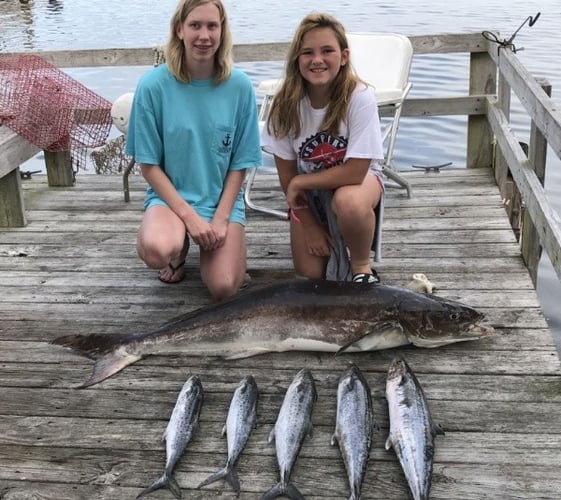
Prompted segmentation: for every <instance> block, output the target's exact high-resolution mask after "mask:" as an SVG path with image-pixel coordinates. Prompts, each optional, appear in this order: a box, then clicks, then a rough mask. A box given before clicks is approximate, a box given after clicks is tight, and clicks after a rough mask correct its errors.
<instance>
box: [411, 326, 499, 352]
mask: <svg viewBox="0 0 561 500" xmlns="http://www.w3.org/2000/svg"><path fill="white" fill-rule="evenodd" d="M494 333H495V329H494V328H493V327H492V326H491V325H489V324H487V323H474V324H472V325H469V326H468V327H467V328H466V329H464V330H461V331H456V332H448V333H445V332H441V333H440V334H438V335H434V334H433V335H432V336H431V335H426V336H413V335H412V336H408V338H409V341H410V342H411V343H412V344H413V345H415V346H417V347H427V348H434V347H440V346H443V345H448V344H454V343H456V342H468V341H470V340H478V339H481V338H484V337H489V336H491V335H493V334H494Z"/></svg>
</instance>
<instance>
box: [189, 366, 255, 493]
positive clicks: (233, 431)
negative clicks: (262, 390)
mask: <svg viewBox="0 0 561 500" xmlns="http://www.w3.org/2000/svg"><path fill="white" fill-rule="evenodd" d="M258 398H259V390H258V388H257V384H256V383H255V379H254V378H253V376H252V375H248V376H247V377H244V378H243V379H242V380H241V381H240V383H239V384H238V387H237V388H236V390H235V391H234V395H233V396H232V401H231V402H230V408H229V410H228V416H227V417H226V425H225V426H224V428H223V429H222V435H223V436H224V435H226V438H227V440H228V459H227V461H226V466H225V467H224V468H223V469H221V470H219V471H218V472H215V473H214V474H212V475H211V476H209V477H208V478H207V479H205V480H204V481H203V482H202V483H201V484H199V486H197V488H202V487H203V486H206V485H208V484H211V483H214V482H215V481H218V480H220V479H222V478H225V479H226V481H228V484H229V485H230V486H231V487H232V489H233V490H234V491H235V492H236V495H237V496H239V495H240V481H239V479H238V474H237V472H236V469H235V465H236V462H237V461H238V459H239V458H240V455H241V453H242V451H243V449H244V448H245V445H246V444H247V441H248V440H249V437H250V435H251V432H252V431H253V429H254V428H255V427H256V425H257V401H258Z"/></svg>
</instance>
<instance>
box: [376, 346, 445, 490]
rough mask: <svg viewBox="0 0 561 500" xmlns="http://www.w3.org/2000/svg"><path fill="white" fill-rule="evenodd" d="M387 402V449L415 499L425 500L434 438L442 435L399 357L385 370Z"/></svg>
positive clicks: (418, 389)
mask: <svg viewBox="0 0 561 500" xmlns="http://www.w3.org/2000/svg"><path fill="white" fill-rule="evenodd" d="M386 399H387V401H388V412H389V419H390V432H389V435H388V439H387V440H386V450H389V448H390V447H392V448H393V449H394V451H395V453H396V455H397V458H398V460H399V463H400V465H401V468H402V470H403V473H404V474H405V478H406V479H407V484H408V485H409V489H410V490H411V494H412V495H413V498H414V500H427V499H428V498H429V492H430V487H431V480H432V468H433V459H434V438H435V437H436V435H437V434H441V435H443V434H444V432H443V431H442V429H440V428H439V427H437V426H436V425H435V424H434V423H433V421H432V417H431V414H430V410H429V406H428V403H427V400H426V397H425V394H424V391H423V388H422V387H421V384H420V383H419V381H418V379H417V377H416V376H415V374H414V373H413V371H412V370H411V368H410V367H409V365H408V364H407V362H406V361H405V359H404V358H402V357H400V358H395V359H394V360H393V361H392V363H391V364H390V367H389V369H388V376H387V380H386Z"/></svg>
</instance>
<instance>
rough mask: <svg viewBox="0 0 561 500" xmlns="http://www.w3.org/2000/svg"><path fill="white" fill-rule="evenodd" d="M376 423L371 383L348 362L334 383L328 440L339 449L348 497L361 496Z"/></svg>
mask: <svg viewBox="0 0 561 500" xmlns="http://www.w3.org/2000/svg"><path fill="white" fill-rule="evenodd" d="M375 427H377V426H376V423H375V421H374V412H373V410H372V395H371V393H370V386H369V385H368V382H367V381H366V379H365V378H364V375H363V374H362V372H361V371H360V369H359V368H358V367H357V366H355V365H351V366H350V367H349V368H347V370H346V371H345V373H343V375H341V378H340V379H339V384H338V386H337V417H336V422H335V433H334V434H333V437H332V438H331V444H332V445H334V444H335V443H337V444H338V445H339V449H340V450H341V455H342V457H343V462H344V464H345V469H346V470H347V477H348V479H349V486H350V488H351V495H350V496H349V500H360V499H361V498H362V497H361V493H360V491H361V488H362V480H363V479H364V474H365V473H366V468H367V465H368V458H369V455H370V448H371V446H372V431H373V430H374V428H375Z"/></svg>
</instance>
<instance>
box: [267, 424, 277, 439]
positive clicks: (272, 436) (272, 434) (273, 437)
mask: <svg viewBox="0 0 561 500" xmlns="http://www.w3.org/2000/svg"><path fill="white" fill-rule="evenodd" d="M274 440H275V426H274V425H273V428H272V429H271V432H269V437H268V438H267V442H269V443H272V442H273V441H274Z"/></svg>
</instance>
